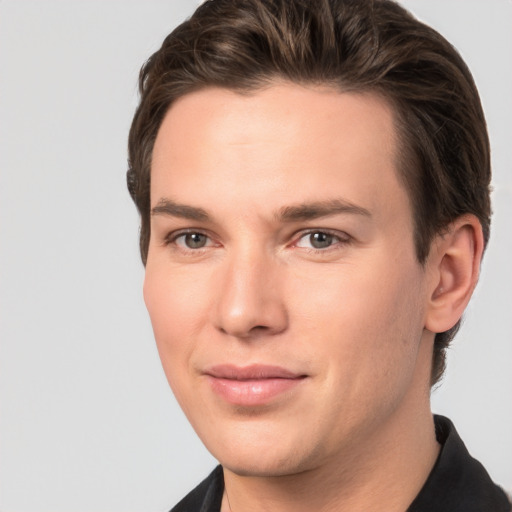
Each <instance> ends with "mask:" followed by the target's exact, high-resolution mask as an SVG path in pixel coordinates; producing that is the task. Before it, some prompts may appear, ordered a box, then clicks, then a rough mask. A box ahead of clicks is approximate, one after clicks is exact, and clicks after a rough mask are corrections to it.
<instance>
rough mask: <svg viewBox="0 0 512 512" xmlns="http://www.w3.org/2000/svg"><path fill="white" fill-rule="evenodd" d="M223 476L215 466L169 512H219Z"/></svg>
mask: <svg viewBox="0 0 512 512" xmlns="http://www.w3.org/2000/svg"><path fill="white" fill-rule="evenodd" d="M223 492H224V476H223V472H222V467H221V466H217V467H216V468H215V469H214V470H213V471H212V472H211V473H210V475H209V476H208V477H207V478H205V479H204V480H203V481H202V482H201V483H200V484H199V485H198V486H197V487H196V488H195V489H193V490H192V491H190V492H189V493H188V494H187V495H186V496H185V497H184V498H183V499H182V500H181V501H180V502H179V503H178V504H177V505H175V506H174V507H173V508H172V509H171V511H170V512H220V506H221V502H222V494H223Z"/></svg>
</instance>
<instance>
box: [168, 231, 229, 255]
mask: <svg viewBox="0 0 512 512" xmlns="http://www.w3.org/2000/svg"><path fill="white" fill-rule="evenodd" d="M195 233H197V234H198V235H204V236H205V237H206V238H207V239H208V241H209V242H210V243H207V245H206V246H204V247H201V248H198V249H192V248H189V247H185V246H182V245H178V244H177V243H176V240H177V239H178V238H180V237H182V236H185V235H190V234H195ZM163 242H164V245H171V244H174V245H175V246H177V247H179V248H180V249H183V250H188V251H194V252H197V251H200V250H201V249H206V248H208V247H217V246H219V245H220V244H218V243H216V242H215V239H214V237H213V236H212V234H211V233H210V232H209V231H208V230H205V229H201V228H183V229H177V230H175V231H171V232H170V233H168V234H167V235H166V236H165V237H164V240H163Z"/></svg>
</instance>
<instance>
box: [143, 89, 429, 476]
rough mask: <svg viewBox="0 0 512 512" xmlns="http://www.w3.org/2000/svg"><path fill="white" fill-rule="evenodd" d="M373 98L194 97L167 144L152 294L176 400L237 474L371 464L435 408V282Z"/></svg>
mask: <svg viewBox="0 0 512 512" xmlns="http://www.w3.org/2000/svg"><path fill="white" fill-rule="evenodd" d="M395 149H396V142H395V139H394V127H393V115H392V111H391V109H390V108H389V107H388V106H387V104H386V103H385V102H384V101H382V100H380V99H379V98H377V97H375V96H371V95H362V94H356V93H340V92H336V91H333V90H330V89H319V88H305V87H300V86H297V85H290V84H275V85H273V86H271V87H269V88H267V89H264V90H261V91H258V92H254V93H251V94H250V95H239V94H237V93H234V92H230V91H227V90H223V89H214V88H211V89H205V90H202V91H199V92H194V93H191V94H189V95H186V96H184V97H182V98H181V99H179V100H178V101H177V102H176V103H175V104H174V105H173V106H172V107H171V109H170V110H169V112H168V113H167V115H166V117H165V119H164V121H163V124H162V126H161V128H160V131H159V133H158V136H157V140H156V143H155V146H154V154H153V162H152V170H151V205H152V215H151V240H150V245H149V253H148V260H147V267H146V278H145V284H144V297H145V301H146V305H147V308H148V310H149V313H150V316H151V321H152V325H153V329H154V333H155V338H156V342H157V346H158V350H159V354H160V357H161V360H162V364H163V367H164V370H165V373H166V375H167V378H168V380H169V383H170V385H171V387H172V389H173V391H174V394H175V396H176V398H177V400H178V401H179V403H180V405H181V407H182V408H183V410H184V412H185V414H186V415H187V417H188V419H189V421H190V422H191V424H192V426H193V427H194V429H195V430H196V432H197V433H198V435H199V436H200V438H201V439H202V441H203V442H204V444H205V445H206V447H207V448H208V449H209V450H210V451H211V452H212V454H213V455H214V456H215V457H216V458H217V459H218V460H219V461H220V462H221V463H222V464H223V465H224V466H225V467H226V468H229V469H231V470H232V471H235V472H238V473H239V474H252V475H278V474H292V473H294V472H299V471H304V470H307V469H311V468H314V467H318V466H321V465H328V464H335V463H336V461H338V462H339V460H340V459H341V458H342V457H344V458H345V459H346V458H347V457H356V456H357V450H358V449H362V447H364V446H371V445H372V442H373V441H374V440H375V439H377V438H378V436H379V435H381V433H382V432H383V431H386V429H387V428H388V427H389V426H390V425H395V424H397V422H398V423H400V421H401V420H400V421H399V420H397V418H401V419H403V418H405V417H407V416H408V415H413V414H415V413H416V412H417V411H416V410H415V409H416V408H418V407H420V406H422V404H423V405H424V402H425V400H427V398H426V397H427V396H428V380H429V371H430V358H431V347H430V346H429V343H430V342H431V340H430V339H427V334H426V333H425V329H424V325H425V315H426V306H425V304H426V279H427V278H426V273H425V270H424V268H423V267H422V266H420V265H419V264H418V262H417V260H416V257H415V252H414V245H413V225H412V213H411V207H410V204H409V201H408V196H407V194H406V192H405V190H404V189H403V187H402V185H401V184H400V182H399V180H398V178H397V172H396V166H395Z"/></svg>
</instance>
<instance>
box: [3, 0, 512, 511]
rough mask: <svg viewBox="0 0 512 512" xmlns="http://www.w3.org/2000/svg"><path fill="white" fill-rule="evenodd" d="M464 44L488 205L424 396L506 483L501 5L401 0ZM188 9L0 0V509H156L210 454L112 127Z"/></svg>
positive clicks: (507, 335) (509, 297) (511, 78)
mask: <svg viewBox="0 0 512 512" xmlns="http://www.w3.org/2000/svg"><path fill="white" fill-rule="evenodd" d="M403 3H404V4H405V5H406V6H407V7H409V8H410V9H412V10H413V12H415V13H416V14H417V15H418V16H419V17H420V18H422V19H423V20H424V21H426V22H428V23H430V24H432V25H433V26H434V27H436V28H437V29H438V30H440V31H441V33H443V34H444V35H445V36H447V37H448V39H450V40H451V41H452V42H453V43H454V44H455V46H457V48H459V50H460V51H461V53H462V55H463V57H464V58H465V59H466V60H467V62H468V63H469V65H470V68H471V69H472V70H473V72H474V75H475V79H476V82H477V84H478V86H479V88H480V90H481V94H482V100H483V103H484V108H485V110H486V112H487V117H488V123H489V129H490V135H491V139H492V147H493V164H494V193H493V201H494V211H495V219H494V224H493V234H492V239H491V243H490V246H489V249H488V252H487V254H486V258H485V261H484V269H483V274H482V277H481V282H480V284H479V287H478V289H477V292H476V294H475V297H474V299H473V301H472V303H471V305H470V307H469V311H468V314H467V318H466V322H465V325H464V328H463V330H462V331H461V333H460V335H459V336H458V338H457V340H456V343H455V345H454V347H453V349H452V350H451V351H450V356H449V367H448V373H447V376H446V378H445V380H444V383H443V385H442V386H441V387H440V388H439V389H438V390H437V391H436V392H435V393H434V395H433V407H434V410H435V411H437V412H441V413H445V414H447V415H449V416H450V417H451V418H452V419H453V420H454V421H455V424H456V425H457V427H458V429H459V431H460V433H461V435H462V437H463V439H465V441H466V444H467V445H468V447H469V449H470V451H471V452H472V453H473V454H474V455H475V456H476V457H477V458H479V459H480V460H481V461H482V462H483V463H484V464H485V465H486V466H487V468H488V470H489V472H490V473H491V475H492V476H493V478H494V479H495V480H496V481H497V482H499V483H500V484H501V485H503V486H504V487H505V488H507V489H508V490H512V434H511V433H512V400H511V397H512V372H511V362H512V343H511V341H512V271H511V268H512V266H511V264H510V262H511V261H512V230H511V227H510V219H512V171H511V164H512V152H511V148H510V146H511V134H512V126H511V123H512V94H511V92H512V3H511V2H510V1H508V0H489V1H485V2H484V1H482V0H472V1H470V0H464V1H462V0H435V1H433V0H410V1H407V2H403ZM196 5H197V2H196V1H193V0H188V1H187V0H181V1H177V0H168V1H157V0H150V1H147V0H146V1H123V2H121V1H101V2H100V1H85V0H83V1H67V2H65V1H49V0H46V1H40V0H35V1H23V0H21V1H20V0H10V1H9V0H3V1H2V0H0V144H1V147H0V232H1V238H0V243H1V251H0V343H1V344H0V510H1V511H3V512H14V511H22V512H43V511H44V512H46V511H48V512H50V511H51V512H61V511H62V512H74V511H81V512H82V511H83V512H96V511H97V512H99V511H108V512H130V511H136V512H143V511H144V512H148V511H163V510H168V509H169V508H170V506H171V505H172V504H174V503H175V502H176V501H177V500H178V499H179V498H180V497H181V496H182V495H183V494H184V493H185V492H186V491H188V490H189V489H190V488H191V487H192V486H193V485H194V484H195V483H196V482H198V481H199V480H200V479H201V478H202V477H203V476H205V475H206V474H207V472H208V471H209V470H210V469H211V468H212V467H213V466H214V464H215V461H214V460H213V459H212V458H211V456H210V455H208V453H207V452H206V450H205V449H204V448H203V447H202V446H201V443H200V442H199V441H198V439H197V438H196V437H195V434H194V433H193V432H192V431H191V429H190V427H189V426H188V424H187V422H186V420H185V419H184V417H183V415H182V413H181V411H180V410H179V409H178V407H177V405H176V404H175V401H174V398H173V397H172V394H171V392H170V391H169V389H168V386H167V382H166V380H165V377H164V375H163V372H162V370H161V368H160V363H159V360H158V356H157V352H156V349H155V346H154V342H153V338H152V332H151V327H150V324H149V320H148V318H147V316H146V312H145V309H144V305H143V302H142V295H141V285H142V279H143V268H142V265H141V264H140V260H139V256H138V247H137V227H138V219H137V215H136V211H135V208H134V206H133V205H132V204H131V202H130V199H129V197H128V194H127V192H126V187H125V170H126V137H127V132H128V128H129V123H130V120H131V116H132V114H133V110H134V108H135V105H136V102H137V94H136V78H137V73H138V69H139V67H140V65H141V64H142V62H143V61H144V60H145V59H146V58H147V57H148V56H149V55H150V53H152V52H153V51H154V50H156V49H157V47H158V46H159V44H160V43H161V41H162V39H163V37H164V36H165V35H167V34H168V32H169V31H170V30H171V29H172V28H173V27H174V26H175V25H176V23H177V22H179V21H180V20H182V19H184V18H185V17H186V16H187V15H189V14H190V13H191V12H192V10H193V9H194V8H195V6H196Z"/></svg>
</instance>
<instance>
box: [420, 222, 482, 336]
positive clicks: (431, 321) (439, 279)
mask: <svg viewBox="0 0 512 512" xmlns="http://www.w3.org/2000/svg"><path fill="white" fill-rule="evenodd" d="M483 250H484V240H483V234H482V226H481V224H480V221H479V220H478V219H477V217H475V216H474V215H469V214H468V215H463V216H461V217H459V218H457V219H456V220H455V221H454V222H452V223H451V224H450V226H449V227H448V229H447V231H446V232H444V233H443V234H439V235H438V236H437V237H436V239H435V240H434V241H433V243H432V246H431V249H430V254H429V257H428V262H427V265H428V266H429V273H430V275H431V276H432V278H431V279H429V290H428V293H429V297H428V299H429V301H428V308H427V312H426V319H425V327H426V328H427V329H428V330H429V331H431V332H434V333H438V332H444V331H447V330H448V329H451V328H452V327H453V326H454V325H455V324H456V323H457V322H458V321H459V319H460V318H461V316H462V313H463V312H464V310H465V309H466V306H467V304H468V302H469V299H470V298H471V295H472V294H473V290H474V289H475V286H476V283H477V281H478V276H479V273H480V263H481V261H482V254H483Z"/></svg>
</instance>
